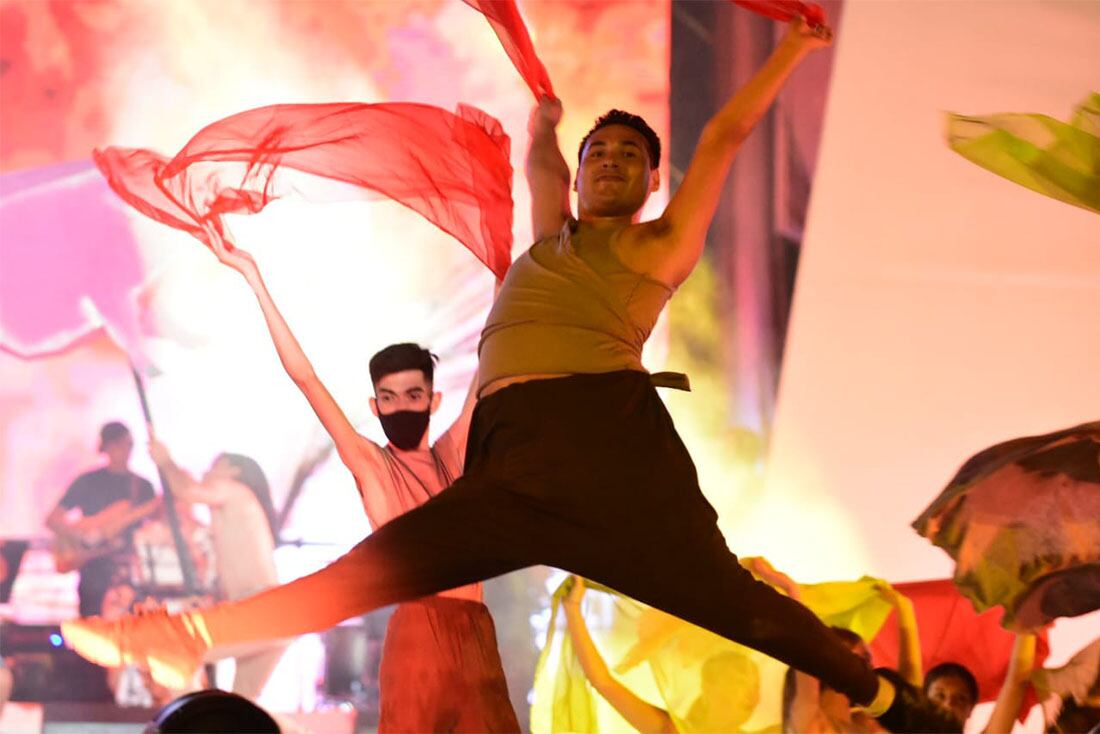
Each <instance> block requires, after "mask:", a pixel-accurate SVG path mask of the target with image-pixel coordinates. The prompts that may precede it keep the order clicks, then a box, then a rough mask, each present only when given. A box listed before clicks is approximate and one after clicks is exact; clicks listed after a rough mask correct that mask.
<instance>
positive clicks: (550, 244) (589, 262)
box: [478, 220, 673, 389]
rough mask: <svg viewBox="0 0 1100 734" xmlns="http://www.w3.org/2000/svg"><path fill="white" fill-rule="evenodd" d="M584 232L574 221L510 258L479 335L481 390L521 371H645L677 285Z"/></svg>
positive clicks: (533, 373) (598, 235) (559, 372)
mask: <svg viewBox="0 0 1100 734" xmlns="http://www.w3.org/2000/svg"><path fill="white" fill-rule="evenodd" d="M583 231H584V230H580V229H579V228H578V223H577V222H576V221H572V220H571V221H569V222H567V223H566V224H565V225H564V226H563V227H562V229H561V232H560V233H559V234H558V236H556V237H548V238H546V239H543V240H540V241H538V242H536V243H535V244H534V245H532V246H531V248H530V249H528V250H527V252H525V253H524V254H523V255H521V256H520V257H518V258H517V259H516V261H515V262H513V263H512V267H511V268H510V269H509V270H508V275H507V276H505V278H504V284H503V286H502V287H501V290H500V294H499V295H498V296H497V300H496V303H495V304H494V305H493V308H492V310H491V311H490V312H489V318H488V320H487V322H486V324H485V329H484V330H483V331H482V332H481V343H480V344H479V345H478V356H479V360H480V367H479V373H478V375H479V382H480V385H479V389H483V388H484V387H485V386H486V385H488V384H490V383H492V382H493V381H495V380H499V379H501V378H505V377H518V376H520V375H538V374H548V375H549V374H561V375H570V374H581V373H598V372H615V371H618V370H637V371H640V372H644V371H645V368H644V367H642V346H643V345H644V344H645V342H646V339H648V338H649V334H650V332H651V331H652V330H653V325H654V324H655V323H656V322H657V317H658V316H659V315H660V313H661V309H662V308H664V306H665V304H666V303H668V299H669V298H670V297H671V296H672V292H673V289H672V288H670V287H669V286H667V285H665V284H664V283H661V282H659V281H657V280H654V279H653V278H650V277H649V276H647V275H642V274H641V273H637V272H634V271H633V270H630V269H628V268H627V267H626V266H625V265H623V264H622V262H620V261H619V259H618V258H617V257H616V256H615V254H614V253H612V252H611V249H610V248H609V247H608V246H607V245H606V244H604V243H602V242H600V241H598V240H597V238H598V239H603V236H604V235H603V234H602V233H595V232H589V233H588V234H587V235H585V236H578V232H583ZM593 235H595V236H593ZM594 240H597V241H594Z"/></svg>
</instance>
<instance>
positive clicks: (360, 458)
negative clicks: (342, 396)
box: [206, 225, 376, 485]
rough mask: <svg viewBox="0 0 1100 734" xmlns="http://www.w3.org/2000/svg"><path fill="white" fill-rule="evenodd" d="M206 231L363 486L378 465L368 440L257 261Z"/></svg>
mask: <svg viewBox="0 0 1100 734" xmlns="http://www.w3.org/2000/svg"><path fill="white" fill-rule="evenodd" d="M206 232H207V235H208V238H209V241H210V242H211V246H212V248H213V249H214V254H215V255H217V257H218V260H220V261H221V262H222V263H224V264H225V265H228V266H229V267H231V268H233V269H234V270H236V271H237V272H238V273H240V274H241V275H243V276H244V279H245V281H247V282H248V285H249V286H251V288H252V291H253V292H254V293H255V294H256V299H257V300H258V301H259V302H260V310H261V311H263V314H264V320H265V321H266V322H267V328H268V330H269V331H270V332H271V339H272V341H273V342H274V343H275V351H276V352H278V353H279V360H280V361H281V362H282V363H283V367H284V368H285V369H286V372H287V374H288V375H290V379H292V380H294V384H296V385H297V386H298V387H299V389H301V391H302V394H303V395H305V396H306V400H308V401H309V405H310V407H311V408H313V412H315V413H316V414H317V417H318V418H320V419H321V425H323V426H324V427H325V430H326V431H328V434H329V435H330V436H331V437H332V441H333V443H334V444H335V445H336V452H337V453H338V454H339V455H340V459H341V461H343V462H344V466H346V467H347V468H348V469H349V470H350V471H351V473H352V474H353V475H354V476H355V478H356V480H357V481H358V482H359V484H360V485H362V484H363V480H365V479H367V478H368V477H370V476H372V475H373V473H374V470H375V468H376V467H375V465H374V461H373V458H372V454H371V452H369V451H367V450H365V449H366V448H367V446H368V445H369V443H370V441H369V439H367V438H365V437H364V436H361V435H359V433H358V432H357V431H356V430H355V427H354V426H352V424H351V421H349V420H348V417H347V416H346V415H345V414H344V411H343V410H341V409H340V406H339V405H337V403H336V400H335V399H334V398H333V397H332V394H331V393H330V392H329V391H328V389H327V388H326V387H325V386H324V384H322V382H321V380H320V379H319V378H318V377H317V373H316V372H315V371H314V369H313V364H312V363H310V361H309V358H307V357H306V354H305V352H304V351H302V347H301V345H300V344H299V343H298V340H297V339H296V338H295V337H294V334H293V332H291V330H290V327H289V326H288V325H287V323H286V320H285V319H284V318H283V315H282V314H281V313H280V312H279V309H278V308H277V307H276V306H275V301H274V300H272V298H271V294H270V293H269V292H268V290H267V285H266V284H265V283H264V280H263V277H262V276H261V275H260V269H259V267H257V265H256V261H255V260H253V259H252V256H251V255H250V254H249V253H247V252H245V251H244V250H242V249H240V248H238V247H235V246H234V245H231V244H230V243H228V242H226V241H225V240H223V239H222V237H221V236H220V235H219V234H218V232H217V231H216V230H214V228H213V227H212V226H210V225H207V227H206Z"/></svg>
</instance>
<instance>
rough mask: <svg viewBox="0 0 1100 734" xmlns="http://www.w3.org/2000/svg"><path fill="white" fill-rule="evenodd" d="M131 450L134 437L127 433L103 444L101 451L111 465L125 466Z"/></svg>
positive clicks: (128, 460)
mask: <svg viewBox="0 0 1100 734" xmlns="http://www.w3.org/2000/svg"><path fill="white" fill-rule="evenodd" d="M133 450H134V438H133V436H131V435H130V434H129V433H126V434H124V435H122V436H119V437H118V438H116V439H114V440H112V441H108V442H107V443H105V444H103V453H104V454H105V455H106V456H107V460H108V461H109V462H110V464H111V466H116V467H123V466H126V465H127V464H128V463H129V462H130V452H132V451H133Z"/></svg>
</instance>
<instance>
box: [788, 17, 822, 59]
mask: <svg viewBox="0 0 1100 734" xmlns="http://www.w3.org/2000/svg"><path fill="white" fill-rule="evenodd" d="M783 42H784V43H790V44H795V45H797V46H798V47H799V48H801V49H802V50H805V51H813V50H814V49H818V48H825V47H826V46H830V45H832V43H833V30H832V29H831V28H829V26H827V25H816V24H813V23H810V22H809V21H808V20H806V19H805V18H803V17H801V16H799V17H797V18H793V19H792V20H791V22H790V23H789V24H788V25H787V35H786V36H785V37H784V38H783Z"/></svg>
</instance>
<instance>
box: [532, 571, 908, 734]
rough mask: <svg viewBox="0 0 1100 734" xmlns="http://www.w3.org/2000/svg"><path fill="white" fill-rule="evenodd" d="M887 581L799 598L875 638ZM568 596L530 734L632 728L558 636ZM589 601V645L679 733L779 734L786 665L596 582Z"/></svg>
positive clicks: (550, 644)
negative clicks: (666, 714) (881, 588)
mask: <svg viewBox="0 0 1100 734" xmlns="http://www.w3.org/2000/svg"><path fill="white" fill-rule="evenodd" d="M881 583H883V582H882V581H880V580H879V579H874V578H870V577H864V578H862V579H859V580H858V581H841V582H830V583H825V584H811V585H806V586H803V587H802V594H803V601H804V603H805V604H806V606H808V607H809V608H810V609H812V610H813V611H814V612H815V613H816V614H817V615H818V616H819V617H820V618H821V619H822V620H823V621H824V622H825V623H826V624H828V625H830V626H838V627H846V628H847V629H851V630H852V631H853V632H856V633H857V634H859V635H860V636H861V637H863V638H864V639H868V640H869V639H871V638H873V637H874V636H875V634H877V633H878V630H879V628H881V627H882V625H883V623H885V621H886V618H887V616H888V615H889V613H890V606H889V604H888V603H887V602H885V601H884V600H883V599H882V597H881V596H880V595H879V594H878V593H877V592H876V591H875V589H874V586H875V584H881ZM567 589H568V581H567V582H566V583H563V584H562V586H560V587H559V588H558V590H557V591H556V592H555V594H554V598H553V602H552V607H551V610H552V611H551V619H550V626H549V631H548V633H547V643H546V645H545V646H544V648H543V651H542V657H541V658H540V660H539V665H538V668H537V669H536V674H535V686H534V688H535V702H534V705H533V706H532V708H531V731H532V732H534V734H550V733H551V732H554V733H555V734H556V733H557V732H587V733H589V734H596V733H597V732H599V733H600V734H610V733H612V732H624V733H625V732H631V731H634V730H633V728H632V727H630V726H629V725H628V724H627V723H626V722H625V721H624V720H623V719H622V718H621V717H620V716H619V715H618V714H617V713H616V712H615V711H614V710H613V709H612V708H611V707H610V705H608V703H607V702H606V701H604V700H603V698H602V697H600V695H599V694H598V693H596V692H595V691H594V690H593V689H592V688H591V686H589V685H588V682H587V681H586V680H585V679H584V673H583V671H582V670H581V668H580V664H579V662H578V661H577V658H576V656H575V654H574V652H573V647H572V644H571V642H570V639H569V631H568V630H567V629H566V628H565V626H564V620H561V628H560V629H558V622H559V615H558V609H559V607H560V603H561V599H562V598H563V596H564V595H565V593H566V592H567ZM586 599H587V605H588V613H587V614H586V619H587V621H588V623H589V628H590V632H591V634H592V639H593V640H594V641H595V643H596V645H597V647H598V648H599V650H600V654H601V655H602V656H603V657H604V659H605V660H606V661H607V663H608V667H610V668H611V669H612V673H613V674H614V675H615V677H616V678H618V679H619V680H620V681H621V682H622V683H623V684H624V685H626V686H627V687H628V688H630V689H631V690H632V691H633V692H634V693H635V694H636V695H638V696H639V697H641V698H643V699H645V700H647V701H649V702H650V703H653V704H654V705H656V706H659V707H661V708H663V709H665V710H666V711H668V712H669V715H670V716H671V717H672V719H673V721H674V723H675V724H676V728H677V730H678V731H681V732H685V734H710V733H712V732H715V731H725V732H733V731H746V732H749V731H751V732H761V731H779V727H780V725H781V719H782V710H781V708H782V700H781V699H782V689H783V675H784V673H785V671H786V666H785V665H783V664H782V663H780V662H778V661H776V660H772V659H771V658H769V657H767V656H765V655H763V654H761V653H759V652H756V651H755V650H750V649H748V648H746V647H742V646H741V645H737V644H735V643H732V642H730V641H728V640H725V639H724V638H721V637H718V636H717V635H715V634H713V633H711V632H708V631H706V630H704V629H701V628H699V627H696V626H695V625H691V624H688V623H687V622H683V621H681V620H679V619H677V618H675V617H672V616H670V615H668V614H665V613H664V612H661V611H659V610H657V609H653V608H651V607H647V606H645V605H643V604H639V603H638V602H635V601H633V600H631V599H628V598H626V597H623V596H621V595H619V594H616V593H615V592H613V591H611V590H610V589H606V588H603V587H600V586H598V585H590V586H589V593H588V594H587V595H586ZM733 611H734V613H735V610H733Z"/></svg>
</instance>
